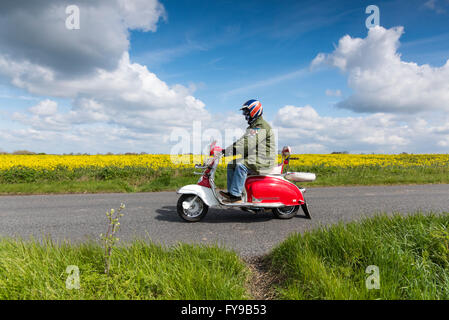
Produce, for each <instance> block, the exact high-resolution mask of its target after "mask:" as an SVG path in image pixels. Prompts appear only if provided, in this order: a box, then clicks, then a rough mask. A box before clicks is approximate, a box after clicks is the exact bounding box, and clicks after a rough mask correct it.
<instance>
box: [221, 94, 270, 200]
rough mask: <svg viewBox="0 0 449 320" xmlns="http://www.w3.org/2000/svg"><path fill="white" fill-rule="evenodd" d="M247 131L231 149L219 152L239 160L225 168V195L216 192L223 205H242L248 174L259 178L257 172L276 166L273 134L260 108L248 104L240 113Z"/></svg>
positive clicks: (246, 103)
mask: <svg viewBox="0 0 449 320" xmlns="http://www.w3.org/2000/svg"><path fill="white" fill-rule="evenodd" d="M240 110H242V112H243V115H244V116H245V119H246V121H247V122H248V124H249V127H248V128H247V129H246V132H245V134H244V135H243V136H242V137H241V138H240V139H238V140H237V141H236V142H234V143H233V144H232V145H231V146H229V147H228V148H226V149H223V151H222V152H223V155H232V154H234V155H241V156H242V158H239V159H237V160H236V161H235V160H234V161H232V162H230V163H229V164H228V169H227V182H228V192H223V191H220V194H221V195H222V196H223V197H225V200H224V201H223V202H227V203H239V202H242V191H243V187H244V184H245V180H246V177H247V175H248V174H259V173H260V170H265V169H270V168H272V167H274V166H275V165H276V146H275V138H274V134H273V130H272V129H271V126H270V125H269V124H268V122H266V121H265V120H264V119H263V117H262V113H263V108H262V104H261V103H260V101H258V100H254V99H252V100H248V101H247V102H245V103H244V104H243V107H242V108H241V109H240Z"/></svg>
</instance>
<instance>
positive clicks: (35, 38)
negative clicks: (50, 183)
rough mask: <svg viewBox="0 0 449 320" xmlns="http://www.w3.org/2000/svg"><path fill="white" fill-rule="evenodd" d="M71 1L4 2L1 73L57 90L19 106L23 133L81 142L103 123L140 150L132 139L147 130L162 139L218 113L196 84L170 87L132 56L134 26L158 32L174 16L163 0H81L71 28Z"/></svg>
mask: <svg viewBox="0 0 449 320" xmlns="http://www.w3.org/2000/svg"><path fill="white" fill-rule="evenodd" d="M69 4H72V3H69V1H64V0H63V1H60V0H58V1H56V0H50V1H46V2H44V3H39V4H37V2H36V1H21V0H19V1H8V0H7V1H2V2H1V4H0V29H1V30H0V52H1V53H0V75H2V76H3V77H5V78H7V79H9V80H10V81H11V83H12V85H14V86H16V87H19V88H22V89H25V90H27V91H28V92H30V93H33V94H35V95H37V96H45V97H50V98H49V99H48V98H47V99H43V100H42V101H40V102H39V103H37V104H35V105H32V106H30V107H29V108H28V109H27V110H24V111H17V112H15V113H13V115H12V119H13V120H15V121H16V122H19V123H21V124H23V125H24V126H25V128H27V129H23V130H22V131H17V132H16V134H17V137H18V138H20V137H22V136H24V135H25V134H29V136H28V139H30V140H34V139H39V137H45V139H44V140H46V139H50V138H51V137H53V136H54V135H55V134H58V135H60V136H61V139H58V140H59V141H64V140H63V139H67V140H66V142H76V141H79V139H80V141H81V140H82V141H84V138H83V137H87V136H88V134H91V135H93V136H98V134H99V133H100V132H101V130H99V128H103V129H104V130H103V133H107V136H108V137H111V136H112V137H115V138H110V139H112V140H111V141H116V138H117V137H122V138H123V139H122V140H121V141H122V144H128V147H129V148H130V149H133V146H132V145H129V143H130V141H134V140H136V141H137V140H140V139H141V138H139V137H145V138H148V137H152V138H153V139H154V141H158V142H160V141H162V140H163V139H164V137H166V136H167V135H169V132H170V130H171V129H173V128H179V127H189V126H191V123H192V121H193V120H209V119H210V114H209V113H208V112H207V110H206V109H205V105H204V103H203V102H202V101H200V100H199V99H197V98H195V97H194V96H193V90H194V89H193V87H190V88H186V87H184V86H182V85H179V84H175V85H171V86H170V85H168V84H167V83H165V82H164V81H162V80H161V79H159V78H158V77H157V75H156V74H154V73H152V72H151V71H149V70H148V68H147V67H146V66H144V65H141V64H138V63H133V62H132V61H130V57H129V53H128V47H129V39H128V36H129V34H128V32H129V29H139V30H142V31H156V29H157V23H158V21H159V20H160V19H164V18H165V17H166V13H165V9H164V7H163V5H162V4H160V3H159V2H158V1H157V0H145V1H143V0H126V1H124V0H100V1H90V0H81V1H77V3H76V5H77V6H79V8H80V18H81V21H80V29H79V30H68V29H66V26H65V18H66V17H67V15H66V13H65V8H66V6H67V5H69ZM8 25H14V26H16V28H7V27H6V26H8ZM51 97H54V98H56V97H57V98H63V99H68V100H69V109H68V110H67V108H59V106H58V103H57V102H56V100H55V99H52V98H51ZM106 128H109V129H110V131H107V130H106ZM35 131H38V132H39V133H40V134H36V132H35ZM77 136H79V139H77V138H76V137H77ZM105 139H106V138H105ZM100 140H101V141H103V138H101V139H100ZM106 140H107V139H106ZM84 142H86V141H84ZM101 143H102V142H99V144H100V145H101ZM136 143H137V142H136ZM30 144H31V143H30ZM91 144H92V143H86V144H84V145H83V146H87V145H91ZM147 145H151V143H147ZM46 150H48V149H46Z"/></svg>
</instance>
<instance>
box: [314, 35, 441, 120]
mask: <svg viewBox="0 0 449 320" xmlns="http://www.w3.org/2000/svg"><path fill="white" fill-rule="evenodd" d="M403 32H404V30H403V28H402V27H396V28H391V29H385V28H383V27H380V26H377V27H375V28H372V29H370V30H369V32H368V36H367V37H366V38H364V39H361V38H352V37H351V36H349V35H346V36H344V37H342V38H341V39H340V40H339V42H338V46H337V47H336V48H335V50H334V51H333V52H332V53H330V54H322V53H321V54H319V55H317V57H316V58H315V59H314V60H313V61H312V63H311V66H312V67H317V66H320V65H323V64H327V65H330V66H333V67H336V68H338V69H340V70H341V71H342V72H343V73H344V74H347V76H348V85H349V87H350V88H351V89H352V90H353V95H351V96H350V97H349V98H347V99H345V100H343V101H342V102H340V103H339V104H338V105H337V106H338V107H341V108H346V109H350V110H353V111H356V112H391V113H401V112H402V113H410V112H412V113H417V112H421V111H431V110H437V111H449V60H448V61H447V62H446V64H445V65H444V66H441V67H432V66H430V65H427V64H424V65H418V64H416V63H414V62H405V61H402V59H401V55H400V54H399V53H398V52H397V49H398V47H399V44H400V43H399V38H400V37H401V35H402V34H403Z"/></svg>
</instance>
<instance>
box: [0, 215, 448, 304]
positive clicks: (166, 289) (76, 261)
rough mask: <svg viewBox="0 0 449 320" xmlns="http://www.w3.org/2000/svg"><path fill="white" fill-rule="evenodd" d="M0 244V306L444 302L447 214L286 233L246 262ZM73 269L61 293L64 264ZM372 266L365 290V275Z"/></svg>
mask: <svg viewBox="0 0 449 320" xmlns="http://www.w3.org/2000/svg"><path fill="white" fill-rule="evenodd" d="M103 254H104V252H103V248H102V247H101V246H100V245H98V244H95V243H85V244H77V245H70V244H69V243H59V244H58V243H54V242H52V241H50V240H45V241H43V242H37V241H20V240H10V239H3V240H0V299H188V300H190V299H193V300H195V299H218V300H228V299H251V298H257V299H449V214H448V213H445V214H440V215H436V214H429V215H424V214H421V213H418V214H413V215H409V216H406V217H404V216H400V215H394V216H386V215H381V216H376V217H374V218H367V219H364V220H362V221H359V222H352V223H348V224H342V223H340V224H337V225H333V226H330V227H326V228H324V227H323V228H320V229H317V230H313V231H309V232H306V233H304V234H303V235H301V234H293V235H291V236H290V237H288V238H287V239H286V240H285V241H284V242H283V243H281V244H280V245H278V246H277V247H276V248H274V249H273V251H272V252H271V253H270V254H268V255H267V256H265V257H263V258H258V259H253V260H250V261H247V264H246V265H245V263H244V262H243V260H242V259H241V258H240V257H238V255H237V254H236V253H235V252H233V251H229V250H225V249H223V248H220V247H218V246H201V245H187V244H179V245H176V246H173V247H170V248H165V247H161V246H159V245H155V244H151V243H146V242H143V241H134V242H131V243H129V244H127V245H126V246H121V247H118V248H114V252H113V254H112V262H111V271H110V275H109V276H107V275H105V274H104V264H103V263H104V260H103ZM69 265H76V266H78V267H79V270H80V285H81V288H80V289H79V290H77V289H72V290H69V289H67V288H66V284H65V282H66V279H67V277H68V276H69V275H68V274H66V273H65V270H66V268H67V266H69ZM370 265H375V266H377V267H378V268H379V276H380V277H379V284H380V288H379V289H371V290H369V289H367V287H366V280H367V278H368V277H369V276H370V275H369V274H367V273H366V272H365V271H366V268H367V267H368V266H370Z"/></svg>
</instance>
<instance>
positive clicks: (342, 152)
mask: <svg viewBox="0 0 449 320" xmlns="http://www.w3.org/2000/svg"><path fill="white" fill-rule="evenodd" d="M348 153H349V151H332V153H331V154H348Z"/></svg>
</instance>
